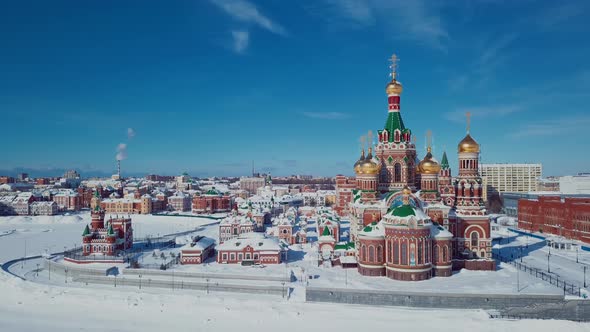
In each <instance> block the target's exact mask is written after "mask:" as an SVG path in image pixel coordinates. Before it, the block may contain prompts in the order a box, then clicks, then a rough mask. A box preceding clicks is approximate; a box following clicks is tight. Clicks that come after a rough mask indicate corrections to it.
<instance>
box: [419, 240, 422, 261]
mask: <svg viewBox="0 0 590 332" xmlns="http://www.w3.org/2000/svg"><path fill="white" fill-rule="evenodd" d="M421 264H422V241H421V240H420V241H418V265H421Z"/></svg>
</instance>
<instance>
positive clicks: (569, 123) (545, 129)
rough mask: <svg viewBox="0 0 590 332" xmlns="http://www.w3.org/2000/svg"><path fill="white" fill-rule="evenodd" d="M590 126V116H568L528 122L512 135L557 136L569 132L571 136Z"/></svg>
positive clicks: (516, 136) (583, 131)
mask: <svg viewBox="0 0 590 332" xmlns="http://www.w3.org/2000/svg"><path fill="white" fill-rule="evenodd" d="M588 126H590V116H587V115H576V116H570V117H566V118H556V119H552V120H545V121H541V122H537V123H528V124H525V125H524V126H522V127H520V128H519V129H518V130H516V131H515V132H513V133H512V134H511V135H510V136H512V137H515V138H518V137H535V136H556V135H559V134H567V135H569V136H572V135H575V134H580V133H585V132H586V131H587V130H588Z"/></svg>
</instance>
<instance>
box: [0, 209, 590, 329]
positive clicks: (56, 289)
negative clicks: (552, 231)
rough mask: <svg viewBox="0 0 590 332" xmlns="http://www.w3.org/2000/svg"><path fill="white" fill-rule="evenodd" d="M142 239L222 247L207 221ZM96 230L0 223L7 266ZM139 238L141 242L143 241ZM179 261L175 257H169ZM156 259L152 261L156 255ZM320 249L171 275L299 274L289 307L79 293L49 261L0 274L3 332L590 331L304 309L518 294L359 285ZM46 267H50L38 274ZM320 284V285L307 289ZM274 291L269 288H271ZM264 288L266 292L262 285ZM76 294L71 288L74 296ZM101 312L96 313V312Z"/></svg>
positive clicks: (140, 222)
mask: <svg viewBox="0 0 590 332" xmlns="http://www.w3.org/2000/svg"><path fill="white" fill-rule="evenodd" d="M133 217H134V219H133V222H134V229H135V234H136V236H141V237H143V236H146V235H148V234H149V235H152V236H157V234H160V235H164V234H170V233H177V232H183V231H189V230H195V229H196V231H195V233H194V234H199V235H206V236H209V237H212V238H214V239H217V226H216V225H209V226H207V224H210V223H212V222H214V221H212V220H210V219H206V218H193V217H187V218H183V217H165V216H133ZM89 221H90V216H89V215H88V214H87V213H82V214H79V215H71V216H54V217H8V218H0V234H3V235H4V236H0V260H1V261H2V262H5V261H8V260H11V259H15V258H20V257H22V256H23V255H24V240H26V242H27V255H36V254H40V253H42V252H44V250H45V249H47V250H48V251H50V252H56V251H61V250H63V247H64V246H67V247H68V248H69V247H71V246H72V245H74V244H76V245H77V244H79V241H80V235H81V231H82V229H83V226H84V225H85V224H86V223H88V222H89ZM138 234H139V235H138ZM167 250H168V251H173V250H174V251H177V250H178V248H176V249H166V250H163V252H165V253H166V254H168V252H167ZM148 255H149V253H148ZM315 255H316V254H315V248H314V247H313V246H311V245H304V246H300V245H294V246H291V250H290V251H289V262H288V264H281V265H269V266H267V267H265V268H255V267H245V266H240V265H222V264H216V263H215V262H213V261H210V262H209V263H208V264H205V265H197V266H175V267H174V268H173V271H199V272H216V273H232V274H238V275H239V274H245V275H261V276H284V275H287V274H290V273H291V271H292V273H293V274H294V275H295V277H296V278H297V280H296V281H294V282H293V283H291V284H290V285H289V286H291V287H293V288H294V291H293V293H292V294H291V297H290V298H289V299H288V300H286V299H283V298H281V297H280V296H276V295H275V296H270V295H246V294H238V293H215V292H211V293H210V294H206V293H204V292H202V291H178V290H169V289H155V288H150V289H145V288H144V289H142V290H138V289H137V288H126V287H117V288H114V287H112V286H106V285H104V286H99V285H83V284H80V283H74V284H72V283H68V284H67V285H66V284H65V280H64V277H63V276H61V275H60V276H57V275H55V276H52V279H51V281H49V280H48V276H47V271H40V272H39V275H38V276H37V272H35V270H36V267H37V264H40V262H41V260H37V261H30V262H25V263H23V264H20V263H19V264H17V265H16V266H13V269H16V270H18V269H20V270H21V272H22V275H24V276H25V277H26V278H28V279H30V280H31V281H37V282H31V281H22V280H20V279H17V278H15V277H12V276H9V275H8V274H6V273H4V272H0V294H2V301H0V331H27V332H28V331H55V330H59V331H74V330H76V331H79V330H89V331H94V330H96V331H98V330H101V331H102V330H107V331H137V330H142V331H162V330H163V329H166V328H168V329H169V328H171V327H172V328H174V329H176V330H180V331H186V330H191V331H201V330H214V331H230V330H232V331H235V330H238V329H240V330H246V331H249V330H256V331H277V330H306V331H314V330H320V329H326V328H330V329H334V328H335V329H342V330H346V331H348V330H354V329H360V328H362V329H366V328H372V329H377V330H384V329H386V328H392V327H395V328H397V329H404V328H412V329H417V330H426V329H429V330H430V329H436V330H439V331H451V330H453V331H456V330H457V326H458V325H457V324H460V329H462V330H467V329H477V330H478V331H503V330H509V329H525V330H533V329H534V330H536V331H554V330H557V329H568V330H569V331H584V330H586V331H588V330H590V325H588V324H581V323H572V322H565V321H534V320H522V321H502V320H490V319H489V318H488V316H487V314H486V313H485V312H484V311H482V310H472V311H470V310H440V309H437V310H427V309H404V308H388V307H365V306H351V305H341V304H320V303H305V302H304V296H303V294H304V290H305V285H306V284H307V282H308V281H309V284H310V285H316V286H330V287H354V288H376V289H389V290H395V289H399V290H405V291H413V290H415V291H425V290H436V291H438V292H446V291H448V292H457V291H460V292H468V293H469V292H480V293H481V292H493V293H515V292H516V287H515V284H516V276H517V275H516V273H517V271H516V270H515V269H514V268H513V267H512V266H510V265H504V264H502V265H500V270H499V271H498V272H482V271H461V272H459V273H457V274H455V275H453V276H452V277H451V278H434V279H431V280H428V281H424V282H415V283H408V282H397V281H393V280H389V279H386V278H368V277H363V276H360V275H359V274H358V273H357V272H356V270H354V269H349V270H343V269H341V268H339V267H336V268H323V267H317V263H316V256H315ZM39 266H42V264H40V265H39ZM309 276H313V279H311V280H310V279H308V277H309ZM519 276H520V286H521V289H520V291H521V292H522V293H528V294H531V293H543V294H559V293H560V291H559V290H558V289H557V288H555V287H554V286H550V285H548V284H546V283H544V282H543V281H540V280H537V279H534V278H532V277H529V276H526V275H525V274H524V273H522V272H521V273H520V275H519ZM265 282H266V281H265ZM264 284H266V283H264ZM66 286H68V287H66ZM97 308H98V309H97Z"/></svg>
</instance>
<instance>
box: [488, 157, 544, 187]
mask: <svg viewBox="0 0 590 332" xmlns="http://www.w3.org/2000/svg"><path fill="white" fill-rule="evenodd" d="M479 171H480V173H481V177H482V178H484V179H485V181H486V182H487V189H488V192H489V193H503V192H530V191H537V190H538V184H539V179H540V178H541V174H542V171H543V166H542V165H541V164H480V168H479Z"/></svg>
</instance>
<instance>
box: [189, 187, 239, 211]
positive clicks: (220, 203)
mask: <svg viewBox="0 0 590 332" xmlns="http://www.w3.org/2000/svg"><path fill="white" fill-rule="evenodd" d="M231 208H232V199H231V197H230V196H227V195H223V194H221V193H220V192H219V191H217V190H215V189H211V190H208V191H207V192H206V193H204V194H202V195H197V196H194V197H193V204H192V211H193V213H218V212H228V211H230V210H231Z"/></svg>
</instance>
